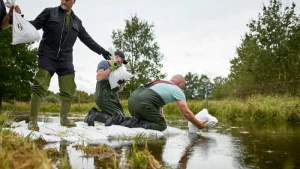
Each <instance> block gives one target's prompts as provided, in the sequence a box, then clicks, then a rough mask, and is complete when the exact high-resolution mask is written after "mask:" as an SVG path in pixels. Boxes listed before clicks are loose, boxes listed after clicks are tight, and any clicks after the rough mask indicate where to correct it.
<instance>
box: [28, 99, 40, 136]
mask: <svg viewBox="0 0 300 169" xmlns="http://www.w3.org/2000/svg"><path fill="white" fill-rule="evenodd" d="M41 103H42V99H41V98H32V99H31V109H30V117H29V123H28V129H29V130H35V131H39V130H40V128H39V126H38V124H37V116H38V114H39V111H40V106H41Z"/></svg>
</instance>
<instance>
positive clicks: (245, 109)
mask: <svg viewBox="0 0 300 169" xmlns="http://www.w3.org/2000/svg"><path fill="white" fill-rule="evenodd" d="M121 104H122V106H123V108H124V111H125V113H126V114H127V115H129V112H128V107H127V100H122V101H121ZM187 104H188V106H189V108H190V109H191V111H193V112H194V113H197V112H199V111H200V110H202V109H203V108H205V105H206V102H205V101H204V100H202V101H187ZM93 106H94V107H96V104H95V103H84V104H80V105H79V104H73V105H72V108H71V114H82V115H84V114H86V113H87V112H88V110H89V109H90V108H91V107H93ZM0 111H1V112H29V111H30V104H29V103H24V102H17V103H14V104H9V103H3V106H2V108H1V109H0ZM59 111H60V105H59V104H54V103H43V104H42V106H41V114H42V113H56V114H57V113H58V112H59ZM208 111H209V113H211V114H212V115H214V116H216V117H217V118H218V119H220V120H221V119H227V120H239V121H241V120H283V121H291V122H300V98H299V97H290V96H284V95H283V96H282V95H280V96H279V95H277V96H261V95H256V96H252V97H250V98H247V99H224V100H219V101H214V100H209V101H208ZM164 114H165V116H166V117H167V118H183V116H182V115H181V113H180V111H179V109H178V107H177V105H176V103H172V104H168V105H166V106H165V107H164Z"/></svg>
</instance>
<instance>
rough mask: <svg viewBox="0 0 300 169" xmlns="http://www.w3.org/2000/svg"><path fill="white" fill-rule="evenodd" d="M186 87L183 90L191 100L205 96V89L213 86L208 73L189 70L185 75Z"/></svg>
mask: <svg viewBox="0 0 300 169" xmlns="http://www.w3.org/2000/svg"><path fill="white" fill-rule="evenodd" d="M184 78H185V80H186V84H185V88H184V90H183V92H184V94H185V96H186V98H187V99H189V100H199V99H204V98H205V92H206V91H205V90H206V89H207V88H209V87H210V86H212V83H211V82H210V79H209V78H208V77H207V76H206V75H201V76H200V77H199V75H198V74H193V73H191V72H188V73H187V74H186V75H185V77H184Z"/></svg>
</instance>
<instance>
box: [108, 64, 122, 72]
mask: <svg viewBox="0 0 300 169" xmlns="http://www.w3.org/2000/svg"><path fill="white" fill-rule="evenodd" d="M120 66H121V65H120V63H119V62H113V63H112V65H111V66H110V67H109V69H110V70H111V71H114V70H116V69H117V68H119V67H120Z"/></svg>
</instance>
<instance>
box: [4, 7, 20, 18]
mask: <svg viewBox="0 0 300 169" xmlns="http://www.w3.org/2000/svg"><path fill="white" fill-rule="evenodd" d="M14 10H15V11H16V12H17V13H19V14H20V13H21V9H20V7H19V6H18V5H16V6H14V5H13V6H11V7H10V9H9V12H8V14H7V15H8V16H13V11H14Z"/></svg>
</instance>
